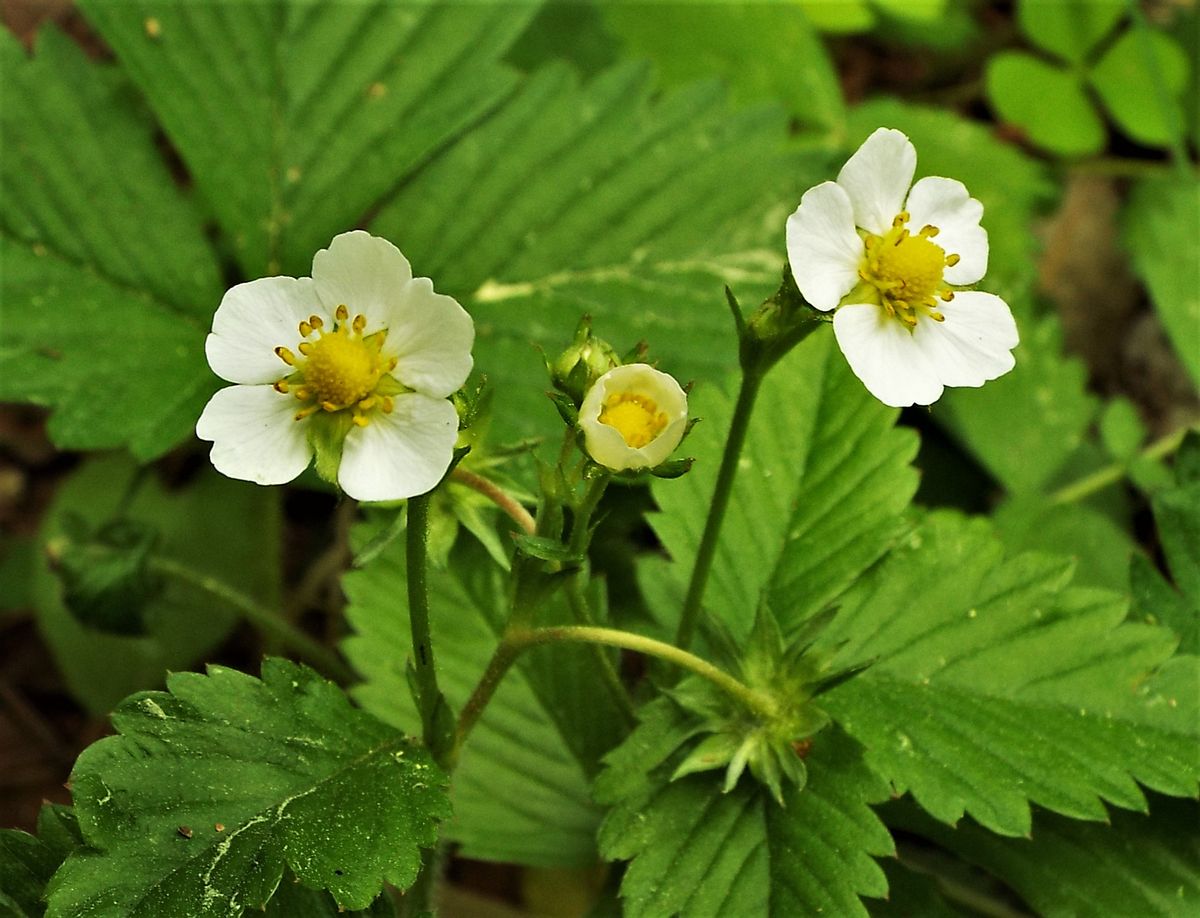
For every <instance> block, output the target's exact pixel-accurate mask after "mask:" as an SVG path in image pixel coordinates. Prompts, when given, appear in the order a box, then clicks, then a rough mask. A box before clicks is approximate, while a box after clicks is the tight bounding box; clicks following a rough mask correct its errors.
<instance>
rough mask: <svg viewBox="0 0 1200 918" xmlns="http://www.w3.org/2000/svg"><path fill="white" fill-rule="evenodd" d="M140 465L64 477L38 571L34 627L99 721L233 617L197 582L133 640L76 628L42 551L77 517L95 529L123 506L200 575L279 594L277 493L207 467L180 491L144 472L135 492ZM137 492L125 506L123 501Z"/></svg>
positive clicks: (156, 603)
mask: <svg viewBox="0 0 1200 918" xmlns="http://www.w3.org/2000/svg"><path fill="white" fill-rule="evenodd" d="M139 474H141V473H139V472H138V469H137V466H136V465H135V464H134V463H133V462H132V461H130V460H129V459H128V458H125V457H123V456H120V455H110V456H103V457H98V458H96V459H93V460H91V461H90V462H88V463H87V464H85V465H84V466H82V467H81V468H80V469H78V470H77V471H76V472H75V473H73V474H72V475H71V476H70V477H69V478H67V479H66V480H64V481H63V483H62V485H61V487H60V488H59V491H58V494H57V495H56V497H55V500H54V502H53V503H52V504H51V505H50V507H49V509H48V511H47V513H46V516H45V519H44V522H43V525H42V529H41V531H40V533H39V546H40V547H41V548H42V549H43V554H42V557H41V558H40V559H39V563H38V564H37V566H36V567H35V569H34V573H33V593H34V599H35V602H36V611H37V617H38V625H39V627H40V629H41V632H42V635H43V637H44V638H45V640H46V643H47V644H48V645H49V647H50V649H51V652H52V653H53V654H54V658H55V661H56V663H57V664H58V666H59V669H60V670H61V671H62V674H63V676H64V677H65V679H66V682H67V685H68V687H69V688H70V689H71V692H72V693H73V694H74V695H75V696H76V698H78V699H79V701H80V702H81V703H82V704H83V705H84V706H85V707H86V708H87V709H88V710H89V711H91V712H92V713H93V714H97V715H103V714H106V713H108V711H109V710H110V709H111V708H112V706H113V705H115V704H116V703H117V702H118V701H120V700H121V699H122V698H124V697H125V696H126V695H128V694H130V693H131V692H135V691H138V690H139V689H144V688H154V687H157V686H160V685H161V684H162V679H163V676H164V674H165V673H166V672H167V671H168V670H172V669H186V668H188V667H190V666H192V665H193V664H194V663H196V662H197V660H199V659H200V658H202V657H203V655H204V654H206V653H208V652H210V651H211V650H212V649H213V647H215V646H216V645H217V644H218V643H219V642H220V641H221V640H222V639H223V638H224V637H225V635H226V634H228V633H229V629H230V627H231V626H232V625H233V622H234V620H235V618H234V616H233V615H232V614H231V610H229V609H227V608H225V607H224V606H222V605H221V604H219V603H215V602H214V601H213V600H212V598H211V597H209V596H205V595H203V594H199V593H197V592H196V590H195V588H194V587H192V586H186V587H185V586H182V585H180V584H177V583H170V582H168V583H167V584H166V586H165V589H164V590H163V592H162V593H161V594H159V595H158V596H157V597H155V598H154V599H152V600H150V601H149V602H148V603H147V604H146V607H145V608H144V609H143V619H144V622H145V625H146V630H147V635H146V636H145V637H142V638H127V637H118V636H114V635H109V634H104V633H102V632H99V631H95V630H93V629H91V628H86V627H84V626H83V625H82V624H80V623H79V622H78V621H77V620H76V619H75V618H74V617H73V616H72V615H71V613H70V612H69V611H68V610H67V608H66V607H65V606H64V604H63V600H62V584H61V583H60V582H59V580H58V578H57V577H55V575H54V573H53V572H52V570H51V569H50V566H49V564H48V562H47V559H46V557H45V554H44V549H45V546H46V544H47V543H50V542H53V541H54V540H55V539H57V538H58V537H59V536H60V535H61V533H62V531H63V522H64V519H65V518H66V517H67V516H70V515H71V514H75V515H77V516H78V517H80V518H81V519H83V520H84V521H85V522H86V523H88V524H89V525H92V526H99V525H100V524H102V523H104V522H106V521H107V520H109V519H111V518H112V517H113V516H114V515H116V514H117V513H118V512H119V511H120V510H122V509H123V510H124V512H125V514H126V515H127V516H128V517H129V518H131V519H134V520H137V521H139V522H140V523H142V524H144V525H147V526H151V527H153V528H155V529H157V530H158V532H159V534H160V542H159V547H158V551H159V552H160V553H161V555H162V556H163V557H165V558H168V559H170V560H174V561H178V562H180V563H183V564H187V565H188V566H189V567H190V568H192V569H194V570H196V571H197V572H199V573H203V574H208V575H211V576H214V577H218V578H220V579H221V581H222V582H224V583H227V584H229V585H230V586H231V587H233V588H235V589H238V590H242V591H244V592H246V593H247V594H248V595H250V596H252V597H253V598H254V599H256V600H257V601H259V602H261V603H264V604H266V605H267V606H273V605H274V604H275V603H276V602H277V601H278V595H279V525H280V521H279V492H278V491H276V490H272V489H268V488H259V487H256V486H254V485H252V484H248V483H246V482H236V481H230V480H229V479H227V478H223V477H222V476H220V475H218V474H216V473H215V472H213V471H212V470H210V469H201V470H200V471H199V473H198V474H197V476H196V477H195V478H194V479H193V480H192V481H191V482H189V483H188V484H187V485H186V486H184V487H178V488H169V487H167V486H166V485H164V484H162V483H161V482H159V481H158V480H156V479H155V477H154V476H153V475H146V476H145V477H144V478H142V479H141V481H140V484H139V485H138V486H137V487H136V488H134V489H132V490H131V485H132V482H133V481H134V479H135V477H136V476H138V475H139ZM126 493H130V494H131V498H130V500H129V503H128V505H127V506H125V507H122V500H123V495H125V494H126Z"/></svg>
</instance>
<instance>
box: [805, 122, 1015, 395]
mask: <svg viewBox="0 0 1200 918" xmlns="http://www.w3.org/2000/svg"><path fill="white" fill-rule="evenodd" d="M916 168H917V151H916V149H915V148H914V147H913V145H912V143H911V141H909V139H908V138H907V137H906V136H905V135H904V134H902V133H901V132H900V131H897V130H892V129H889V128H880V129H879V130H877V131H875V133H874V134H872V135H871V136H870V137H868V138H867V139H866V141H865V142H864V143H863V145H862V146H861V147H859V148H858V150H857V151H856V152H855V153H854V155H853V156H851V157H850V159H849V160H847V162H846V164H845V165H844V166H843V167H842V171H841V172H839V173H838V177H837V181H836V182H823V183H822V184H820V185H817V186H816V187H815V188H810V189H809V190H808V191H807V192H805V194H804V196H803V197H802V198H801V199H800V206H799V207H798V208H796V212H795V213H793V214H792V215H791V216H790V217H789V218H788V221H787V251H788V261H789V262H790V263H791V268H792V274H793V275H794V277H795V279H796V285H797V286H798V287H799V288H800V292H801V293H802V294H803V295H804V298H805V299H806V300H808V302H809V303H811V304H812V305H813V306H814V307H816V308H817V309H820V310H823V311H826V312H827V311H829V310H831V309H836V310H837V311H836V312H835V313H834V316H833V330H834V334H835V336H836V337H837V342H838V346H839V347H840V348H841V349H842V353H843V354H845V356H846V360H847V361H848V362H849V364H850V367H851V369H853V370H854V372H855V374H856V375H857V376H858V378H859V379H860V380H862V382H863V385H865V386H866V387H867V389H868V390H869V391H870V392H871V394H872V395H874V396H875V397H876V398H878V399H879V400H880V401H881V402H883V403H884V404H887V405H892V406H894V407H904V406H906V405H914V404H916V405H929V404H932V403H933V402H935V401H937V399H938V398H939V397H940V396H941V394H942V390H943V388H944V387H946V386H982V385H983V384H984V383H985V382H987V381H988V380H990V379H995V378H996V377H998V376H1002V375H1003V374H1005V373H1007V372H1008V371H1009V370H1011V369H1012V368H1013V364H1014V361H1013V356H1012V353H1011V351H1012V349H1013V348H1014V347H1016V346H1017V343H1018V340H1019V339H1018V335H1017V326H1016V323H1015V322H1014V321H1013V317H1012V312H1011V311H1010V310H1009V308H1008V305H1007V304H1006V303H1005V302H1004V301H1003V300H1002V299H1000V297H998V296H996V295H994V294H991V293H983V292H981V291H976V290H964V289H962V288H963V287H964V286H966V285H969V284H974V283H976V282H977V281H979V280H980V279H981V278H982V277H983V275H984V274H985V273H986V272H987V263H988V240H987V232H986V231H985V230H984V229H983V227H981V226H980V225H979V221H980V218H981V217H982V216H983V205H982V204H980V203H979V201H977V200H975V199H974V198H972V197H971V196H970V194H968V193H967V189H966V188H965V187H964V186H963V184H962V182H959V181H956V180H955V179H949V178H941V177H936V176H929V177H927V178H923V179H921V180H920V181H918V182H917V183H916V184H915V185H913V184H912V179H913V174H914V173H915V172H916ZM910 185H912V187H911V189H910V188H909V186H910Z"/></svg>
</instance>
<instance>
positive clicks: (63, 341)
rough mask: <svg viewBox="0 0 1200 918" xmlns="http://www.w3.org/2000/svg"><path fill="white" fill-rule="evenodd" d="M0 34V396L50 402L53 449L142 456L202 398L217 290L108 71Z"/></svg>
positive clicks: (49, 37) (144, 131)
mask: <svg viewBox="0 0 1200 918" xmlns="http://www.w3.org/2000/svg"><path fill="white" fill-rule="evenodd" d="M0 32H2V34H0V72H2V74H3V80H4V83H5V86H6V88H7V92H6V94H5V104H4V105H3V106H0V129H2V131H3V134H4V137H5V145H4V151H5V155H4V157H3V165H2V166H0V260H2V261H3V264H4V271H3V273H2V275H0V301H3V303H4V308H5V311H6V315H7V318H8V321H6V323H5V340H4V342H3V343H0V400H9V401H16V400H20V401H28V402H34V403H36V404H39V405H45V406H47V407H50V408H52V409H53V414H52V415H51V419H50V425H49V434H50V437H51V439H53V441H54V442H55V443H56V444H57V445H58V446H60V447H62V448H67V449H101V448H111V447H116V446H128V447H129V449H131V450H132V451H133V453H134V455H136V456H138V457H139V458H141V459H151V458H154V457H155V456H158V455H160V454H161V453H163V452H165V451H166V450H167V449H169V448H170V447H171V446H173V445H174V444H176V443H177V442H179V441H180V440H181V439H183V438H184V437H185V436H187V435H188V433H189V432H190V430H191V428H192V425H193V423H194V419H195V417H196V416H197V415H198V414H199V412H200V408H201V406H202V405H203V404H204V401H205V399H207V398H208V396H209V395H210V394H211V392H212V390H213V388H214V386H213V384H212V377H211V374H210V373H209V371H208V368H207V367H206V366H205V363H204V330H203V327H202V324H203V323H204V322H206V321H207V317H208V316H209V315H211V313H212V310H213V308H214V307H215V305H216V303H217V300H218V299H219V298H220V293H221V282H220V278H219V275H218V269H217V264H216V261H215V259H214V257H213V253H212V251H211V249H210V248H209V245H208V243H207V241H206V240H205V238H204V235H203V232H202V228H201V226H200V223H199V215H198V211H197V210H196V209H195V208H194V207H193V206H192V203H191V201H190V200H188V199H187V198H186V197H185V196H184V195H183V193H182V192H181V191H180V190H179V189H178V188H177V187H176V186H175V185H174V183H173V180H172V178H171V176H170V174H169V173H168V171H167V168H166V166H165V165H164V164H163V161H162V157H161V155H160V154H159V152H158V150H157V149H156V147H155V140H154V135H153V125H152V124H151V123H150V122H149V121H148V120H147V119H146V117H145V115H144V113H143V111H142V110H141V108H140V107H139V106H138V105H137V104H136V100H134V99H133V98H132V94H131V92H130V89H129V87H128V85H127V84H126V83H125V81H124V80H123V78H122V77H121V75H120V73H119V72H118V71H117V70H116V68H114V67H111V66H107V65H103V64H97V63H94V62H91V61H88V60H87V59H86V58H85V57H84V55H83V52H82V51H80V50H79V49H78V48H77V47H76V46H75V45H74V43H73V42H71V40H70V39H68V38H66V37H64V36H63V35H61V34H59V33H58V32H56V31H53V30H49V29H48V30H46V31H44V32H43V33H42V34H41V36H40V38H39V40H38V43H37V53H36V55H35V56H34V57H33V58H26V55H25V52H24V51H23V50H22V48H21V46H20V45H19V44H18V43H17V40H16V39H15V38H14V37H13V36H12V35H11V34H10V33H9V32H8V31H7V30H0ZM18 317H19V319H18Z"/></svg>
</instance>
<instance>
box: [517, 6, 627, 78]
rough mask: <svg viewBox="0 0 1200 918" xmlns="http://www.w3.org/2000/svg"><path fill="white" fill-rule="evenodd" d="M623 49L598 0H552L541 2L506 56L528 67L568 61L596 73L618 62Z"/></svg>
mask: <svg viewBox="0 0 1200 918" xmlns="http://www.w3.org/2000/svg"><path fill="white" fill-rule="evenodd" d="M620 49H621V43H620V42H619V41H618V40H617V39H616V38H615V37H614V36H612V35H611V34H609V32H608V30H607V29H606V28H605V25H604V15H603V13H602V12H601V10H600V6H599V2H598V0H550V2H548V3H543V4H541V8H540V9H539V10H538V13H537V15H536V16H534V17H533V20H532V21H531V22H530V23H529V25H528V26H527V27H526V29H525V31H524V32H523V33H522V34H521V37H520V38H519V39H517V41H516V42H514V44H513V46H512V48H511V49H509V52H508V56H507V57H506V58H505V59H506V60H507V61H508V62H509V63H511V64H514V65H516V66H517V67H520V68H521V69H522V70H525V71H530V70H537V69H538V68H540V67H542V66H543V65H545V64H548V63H550V62H551V61H567V62H569V63H570V64H571V65H572V66H573V67H575V68H576V69H577V70H578V71H579V72H580V73H582V74H584V75H585V76H593V75H595V74H597V73H599V72H600V71H602V70H607V69H608V68H609V67H611V66H612V65H613V64H614V63H616V61H617V57H618V54H619V52H620Z"/></svg>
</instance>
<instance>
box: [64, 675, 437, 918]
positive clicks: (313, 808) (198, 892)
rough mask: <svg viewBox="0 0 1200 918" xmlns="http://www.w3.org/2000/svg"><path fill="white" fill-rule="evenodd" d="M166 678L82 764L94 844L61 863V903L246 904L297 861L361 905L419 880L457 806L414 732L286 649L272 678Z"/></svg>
mask: <svg viewBox="0 0 1200 918" xmlns="http://www.w3.org/2000/svg"><path fill="white" fill-rule="evenodd" d="M167 686H168V688H169V690H170V691H169V693H168V692H146V693H142V694H138V695H133V696H131V697H130V698H127V699H126V700H125V701H124V702H122V703H121V705H120V706H119V707H118V708H117V710H116V711H115V712H114V713H113V725H114V726H115V727H116V729H117V735H116V736H112V737H108V738H106V739H102V740H100V741H99V742H98V743H94V744H93V745H92V746H90V747H88V748H87V749H86V750H84V752H83V754H82V755H80V757H79V760H78V761H77V762H76V763H75V768H74V769H73V770H72V772H71V793H72V797H73V799H74V801H75V812H76V815H77V816H78V818H79V826H80V828H81V829H82V831H83V837H84V841H85V842H86V843H87V845H88V846H89V848H88V849H87V850H85V851H81V852H79V853H76V854H73V855H72V856H71V857H70V858H68V859H67V862H66V863H65V864H64V865H63V866H62V868H61V869H60V870H59V872H58V873H57V874H55V876H54V880H53V881H52V884H51V890H50V910H51V912H52V913H53V914H55V915H61V916H64V918H66V916H75V915H78V916H83V915H90V914H95V913H96V911H97V909H101V908H102V909H103V910H104V912H105V913H106V914H121V915H128V916H130V918H141V916H144V918H152V916H153V918H158V916H161V915H171V916H174V918H190V916H197V918H199V916H202V915H203V916H210V915H218V914H221V915H230V916H237V915H240V914H242V912H243V910H245V909H248V908H261V907H262V906H264V905H265V904H266V903H267V900H268V899H270V898H271V896H272V895H273V894H274V892H275V889H276V887H277V886H278V884H279V882H280V880H281V878H282V876H283V872H284V866H285V864H286V866H287V867H289V868H290V869H291V870H293V871H295V873H296V875H297V876H299V877H300V879H301V880H302V881H303V882H304V883H306V884H308V885H309V886H311V887H313V888H315V889H327V890H329V891H330V892H331V893H332V894H333V897H334V898H335V899H336V900H337V902H338V904H339V905H340V906H344V907H346V908H352V909H353V908H365V907H366V906H368V905H369V904H370V903H371V902H372V901H374V899H375V898H376V897H377V896H378V895H379V894H380V892H381V891H382V888H383V884H384V882H387V883H390V884H392V885H395V886H399V887H400V888H401V889H405V888H407V887H408V886H410V885H411V884H412V883H413V881H414V880H415V879H416V877H417V874H418V872H419V871H420V867H421V849H422V848H428V847H430V846H432V845H433V844H435V843H436V841H437V825H438V822H440V821H441V820H442V819H445V818H447V817H448V816H449V815H450V807H449V804H448V801H447V798H446V784H447V779H446V777H445V775H443V774H442V772H441V771H440V770H439V769H438V768H437V766H436V765H434V764H433V761H432V759H430V758H429V755H428V753H426V752H425V751H424V750H423V749H421V748H420V747H419V746H417V745H416V744H415V743H414V742H413V741H412V740H410V739H409V738H407V737H406V736H404V734H402V733H400V732H398V731H395V730H393V729H392V728H390V727H388V726H385V725H384V724H383V723H381V722H380V721H378V720H376V719H375V718H374V717H372V716H371V715H370V714H367V713H365V712H363V711H359V710H357V709H355V708H353V707H352V706H351V705H350V702H349V699H347V698H346V696H345V695H344V694H343V693H342V691H341V689H339V688H338V687H337V686H336V685H334V684H333V683H331V682H326V681H325V680H324V679H322V678H321V677H320V676H318V675H317V674H316V673H314V672H313V671H312V670H310V669H307V668H305V667H302V666H299V665H297V664H295V663H291V662H289V661H287V660H280V659H277V658H271V657H268V658H267V659H266V660H265V661H264V663H263V669H262V679H261V681H260V680H258V679H255V678H252V677H251V676H247V675H244V674H243V673H239V672H237V671H235V670H231V669H225V668H223V667H219V666H213V667H210V668H209V670H208V675H207V676H201V675H198V674H196V673H176V674H174V675H172V676H171V677H170V678H169V679H168V681H167Z"/></svg>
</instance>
